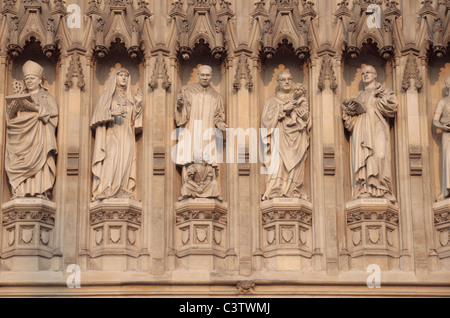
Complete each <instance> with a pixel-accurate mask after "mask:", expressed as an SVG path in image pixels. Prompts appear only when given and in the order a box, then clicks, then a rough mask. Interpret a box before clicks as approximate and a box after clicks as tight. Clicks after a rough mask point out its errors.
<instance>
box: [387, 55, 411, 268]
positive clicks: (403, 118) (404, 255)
mask: <svg viewBox="0 0 450 318" xmlns="http://www.w3.org/2000/svg"><path fill="white" fill-rule="evenodd" d="M391 65H392V76H393V90H394V92H395V94H396V95H397V98H399V105H398V111H397V115H396V120H395V145H396V148H395V157H393V158H392V160H394V162H395V169H394V170H393V171H392V177H393V178H394V173H395V177H396V180H397V182H396V186H397V202H398V203H397V204H398V205H399V207H400V210H399V228H400V229H401V231H400V232H399V246H398V248H399V262H400V263H399V265H400V268H402V269H403V270H411V269H412V263H411V261H412V259H411V257H412V253H413V251H412V249H413V244H412V240H413V238H412V235H413V234H412V205H411V196H412V192H411V179H410V167H409V163H410V147H409V143H407V142H405V141H408V140H409V130H408V129H409V128H408V124H409V122H408V120H409V119H408V108H409V106H407V105H406V104H405V103H406V102H407V101H406V100H404V99H403V98H402V91H401V90H402V85H401V79H402V75H403V73H402V71H403V70H402V60H401V58H400V57H398V56H396V57H394V58H393V60H392V61H391ZM410 97H411V96H410ZM411 129H417V127H415V128H413V127H412V128H411Z"/></svg>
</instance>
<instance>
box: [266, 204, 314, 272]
mask: <svg viewBox="0 0 450 318" xmlns="http://www.w3.org/2000/svg"><path fill="white" fill-rule="evenodd" d="M312 211H313V205H312V203H310V202H307V201H304V200H301V199H294V198H275V199H271V200H268V201H263V202H261V213H262V226H263V238H262V239H263V245H262V246H263V250H262V252H263V255H264V257H265V258H266V261H267V266H268V267H270V268H272V269H277V270H298V269H299V268H301V267H304V266H305V264H306V263H305V260H308V262H309V259H311V256H312V231H311V227H312Z"/></svg>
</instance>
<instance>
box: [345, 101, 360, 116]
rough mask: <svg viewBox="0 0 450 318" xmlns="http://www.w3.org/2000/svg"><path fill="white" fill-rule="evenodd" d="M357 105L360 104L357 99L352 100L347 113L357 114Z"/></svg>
mask: <svg viewBox="0 0 450 318" xmlns="http://www.w3.org/2000/svg"><path fill="white" fill-rule="evenodd" d="M357 107H358V104H357V103H356V102H355V101H350V102H349V103H348V105H347V109H346V110H345V111H346V113H347V115H349V116H355V115H356V109H357Z"/></svg>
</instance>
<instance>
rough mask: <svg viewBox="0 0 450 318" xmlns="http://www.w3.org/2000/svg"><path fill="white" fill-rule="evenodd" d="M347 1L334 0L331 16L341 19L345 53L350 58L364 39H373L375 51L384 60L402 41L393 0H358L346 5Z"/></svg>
mask: <svg viewBox="0 0 450 318" xmlns="http://www.w3.org/2000/svg"><path fill="white" fill-rule="evenodd" d="M348 6H349V1H348V0H342V1H340V2H339V3H338V7H339V9H338V10H337V11H336V13H335V17H336V19H337V20H338V21H341V23H342V28H341V30H342V38H343V41H344V43H345V46H346V53H347V54H348V55H349V56H350V57H351V58H356V57H358V56H359V55H360V54H361V49H362V47H363V45H364V43H376V44H377V47H378V50H379V54H380V55H381V56H382V57H383V58H384V59H386V60H388V59H391V58H392V57H393V56H394V54H395V53H396V49H398V48H396V46H398V45H400V44H399V43H402V32H401V31H400V30H401V28H400V25H399V23H400V22H399V17H401V11H400V9H399V8H398V7H397V2H396V1H392V0H389V1H386V2H385V3H384V4H383V1H381V0H361V1H357V2H355V3H354V6H353V7H352V9H349V7H348Z"/></svg>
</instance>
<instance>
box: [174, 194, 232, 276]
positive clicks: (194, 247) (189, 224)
mask: <svg viewBox="0 0 450 318" xmlns="http://www.w3.org/2000/svg"><path fill="white" fill-rule="evenodd" d="M175 213H176V235H175V246H176V255H177V256H178V258H179V260H180V263H181V264H182V266H184V267H187V268H190V269H219V268H223V267H224V266H225V260H224V258H225V256H226V246H227V244H226V243H227V213H228V206H227V205H226V204H224V203H221V202H219V201H217V200H215V199H187V200H184V201H182V202H179V203H177V204H176V206H175Z"/></svg>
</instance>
